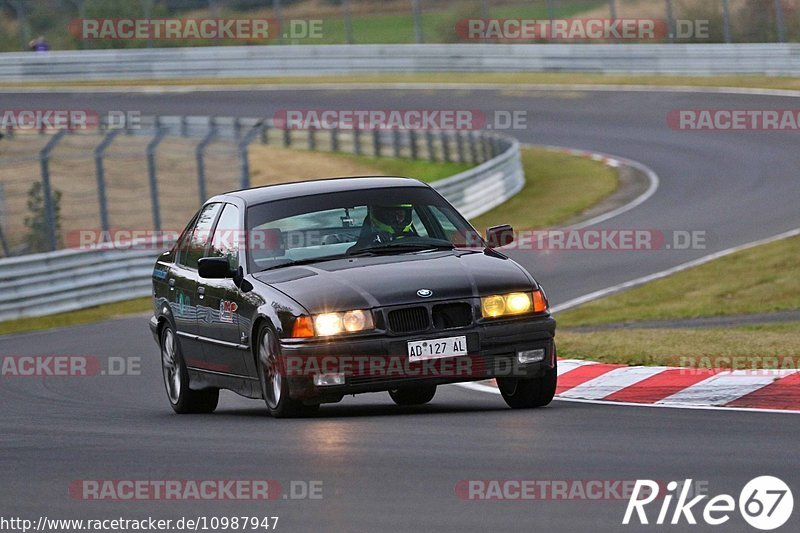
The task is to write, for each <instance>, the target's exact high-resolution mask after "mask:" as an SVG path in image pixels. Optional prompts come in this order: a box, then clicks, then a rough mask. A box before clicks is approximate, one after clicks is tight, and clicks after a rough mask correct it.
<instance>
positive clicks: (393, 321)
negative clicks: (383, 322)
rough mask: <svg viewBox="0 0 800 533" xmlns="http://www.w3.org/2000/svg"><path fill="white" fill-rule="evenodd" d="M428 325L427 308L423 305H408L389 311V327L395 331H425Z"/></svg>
mask: <svg viewBox="0 0 800 533" xmlns="http://www.w3.org/2000/svg"><path fill="white" fill-rule="evenodd" d="M429 326H430V319H429V318H428V310H427V309H426V308H424V307H408V308H406V309H397V310H395V311H390V312H389V328H390V329H391V330H392V331H393V332H395V333H410V332H412V331H425V330H426V329H428V327H429Z"/></svg>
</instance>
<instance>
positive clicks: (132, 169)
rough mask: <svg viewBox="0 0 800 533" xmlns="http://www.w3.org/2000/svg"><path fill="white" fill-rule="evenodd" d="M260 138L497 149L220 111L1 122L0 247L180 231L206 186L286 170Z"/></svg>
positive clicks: (369, 149)
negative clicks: (78, 125)
mask: <svg viewBox="0 0 800 533" xmlns="http://www.w3.org/2000/svg"><path fill="white" fill-rule="evenodd" d="M271 147H279V148H280V149H285V148H291V149H309V150H318V151H331V152H343V153H350V154H356V155H365V156H373V157H383V156H388V157H404V158H409V159H425V160H431V161H445V162H459V163H467V164H479V163H482V162H484V161H486V160H488V159H491V158H493V157H495V156H496V155H498V154H499V153H500V150H501V146H500V145H499V141H498V137H497V136H494V135H491V134H487V133H485V132H478V131H469V132H466V131H431V130H426V131H417V130H411V129H403V130H400V129H395V130H387V129H381V130H358V129H347V130H341V131H340V130H339V129H325V130H321V129H320V130H315V129H292V128H286V127H282V126H281V125H280V124H278V125H277V127H276V124H275V123H274V122H273V121H272V120H271V119H270V120H257V119H246V118H243V119H238V118H229V117H228V118H215V117H186V116H168V117H141V121H140V122H138V123H137V125H136V127H135V128H129V129H121V128H112V127H108V125H104V124H102V123H101V124H100V125H99V127H97V128H96V129H95V130H93V131H91V132H87V131H86V130H75V129H73V130H70V129H59V130H57V131H55V130H54V131H40V132H36V131H30V130H24V131H15V130H12V129H9V130H7V131H6V132H5V135H4V136H3V137H2V139H0V251H2V255H4V256H11V255H21V254H26V253H34V252H43V251H51V250H56V249H60V248H72V247H80V246H82V245H83V244H84V241H82V239H85V238H90V239H95V240H96V239H101V238H106V237H108V236H109V235H110V234H116V233H115V232H117V233H118V232H120V231H122V232H130V231H142V232H147V231H151V230H155V231H159V232H175V231H180V230H181V229H182V226H183V225H184V224H185V223H186V221H187V220H188V219H189V218H190V217H191V215H192V213H194V212H195V211H196V210H197V208H198V207H199V205H201V204H202V203H203V202H204V201H205V200H206V199H207V198H208V197H210V196H213V195H215V194H219V193H222V192H225V191H228V190H233V189H238V188H244V187H250V186H256V185H265V184H269V183H274V182H278V181H287V180H291V179H293V176H286V175H275V174H274V173H271V172H270V168H269V167H270V165H271V161H272V162H274V160H275V158H276V157H280V154H277V155H276V154H275V153H269V152H264V150H266V149H268V148H271ZM273 149H274V148H273ZM89 244H94V242H92V243H89Z"/></svg>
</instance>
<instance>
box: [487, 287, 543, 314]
mask: <svg viewBox="0 0 800 533" xmlns="http://www.w3.org/2000/svg"><path fill="white" fill-rule="evenodd" d="M545 311H547V300H546V299H545V296H544V293H543V292H542V291H540V290H538V291H533V292H532V293H530V292H512V293H509V294H493V295H491V296H484V297H483V298H481V314H482V315H483V318H500V317H504V316H514V315H524V314H526V313H531V312H534V313H543V312H545Z"/></svg>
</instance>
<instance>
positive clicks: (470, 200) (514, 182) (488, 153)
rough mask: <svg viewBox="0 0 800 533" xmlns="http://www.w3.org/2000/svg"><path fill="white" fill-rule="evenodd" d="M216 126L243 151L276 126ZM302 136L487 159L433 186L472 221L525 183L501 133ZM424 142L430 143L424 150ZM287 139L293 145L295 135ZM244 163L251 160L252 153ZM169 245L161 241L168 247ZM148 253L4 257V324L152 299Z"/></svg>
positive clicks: (187, 127)
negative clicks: (117, 302)
mask: <svg viewBox="0 0 800 533" xmlns="http://www.w3.org/2000/svg"><path fill="white" fill-rule="evenodd" d="M143 122H144V123H145V124H151V125H152V124H157V125H158V126H159V128H160V130H159V131H161V132H162V133H166V134H172V135H180V134H185V135H188V136H198V135H201V134H202V133H203V131H206V129H205V128H203V127H202V125H203V124H207V123H208V122H209V119H208V117H205V120H199V119H198V118H196V117H195V118H191V119H186V118H183V117H161V118H159V119H155V118H146V119H144V121H143ZM216 124H217V126H218V128H219V129H218V134H219V136H220V137H222V138H226V139H229V140H238V141H239V143H240V146H241V145H242V144H243V145H244V146H245V148H246V146H247V143H249V142H252V140H253V138H254V137H256V136H257V135H252V134H253V133H262V132H263V130H261V129H260V128H261V127H262V126H268V125H271V124H270V123H269V121H259V120H257V119H231V118H221V119H217V120H216ZM272 126H274V125H272ZM301 133H302V135H303V136H304V137H305V141H306V143H307V144H306V147H308V148H314V149H330V150H334V151H348V152H354V153H375V152H377V153H378V154H383V155H393V156H409V157H410V156H412V155H413V156H414V157H423V158H428V159H438V160H444V159H447V160H455V159H458V160H462V161H472V162H476V163H477V162H480V161H483V162H482V163H480V164H479V165H478V166H476V167H474V168H471V169H469V170H467V171H465V172H462V173H460V174H456V175H455V176H452V177H450V178H446V179H444V180H441V181H438V182H436V183H434V184H433V186H434V187H435V188H436V189H437V190H439V191H440V192H441V193H442V195H443V196H445V197H446V198H448V200H450V201H451V202H452V203H453V205H455V207H456V208H458V209H459V210H460V211H461V212H462V213H463V214H464V215H465V216H467V217H474V216H477V215H479V214H481V213H485V212H486V211H488V210H490V209H491V208H493V207H495V206H497V205H499V204H500V203H502V202H504V201H505V200H507V199H508V198H510V197H511V196H513V195H514V194H516V193H517V192H518V191H519V190H520V189H522V187H523V186H524V184H525V176H524V173H523V170H522V163H521V160H520V152H519V143H518V142H517V141H516V140H514V139H511V138H508V137H505V136H502V135H498V134H496V133H492V134H487V133H481V134H475V133H469V134H463V133H461V132H436V133H435V134H434V133H433V132H428V133H427V134H424V135H420V134H419V133H417V132H413V131H403V132H399V131H397V130H394V131H376V132H362V133H363V137H364V139H361V138H360V136H359V134H356V133H355V132H350V131H345V132H341V131H340V132H336V134H335V135H333V134H331V132H327V133H326V134H325V139H318V138H317V136H318V135H319V136H321V134H322V133H321V132H314V131H310V132H301ZM282 138H283V139H284V140H286V139H287V136H285V135H282ZM420 138H422V139H424V142H423V143H422V144H423V146H419V147H418V146H417V143H418V141H419V139H420ZM288 139H289V140H290V141H291V136H289V137H288ZM323 141H324V143H323ZM362 141H363V146H362ZM289 144H290V145H291V142H290V143H289ZM296 145H297V140H295V146H296ZM384 152H386V153H384ZM453 155H455V157H452V156H453ZM451 157H452V159H451ZM243 160H244V161H246V160H247V157H246V153H245V156H244V157H243ZM243 175H244V174H243ZM170 244H171V243H169V242H163V245H164V248H165V249H166V248H168V247H169V245H170ZM145 248H146V249H137V248H136V247H135V246H132V247H129V248H125V249H117V248H113V247H110V246H101V247H98V248H93V249H87V250H79V249H68V250H59V251H55V252H48V253H40V254H30V255H25V256H20V257H12V258H6V259H2V260H0V291H2V294H3V295H4V296H5V298H4V300H3V301H2V302H0V320H12V319H16V318H24V317H33V316H42V315H47V314H53V313H58V312H63V311H72V310H76V309H81V308H84V307H90V306H95V305H100V304H104V303H111V302H116V301H121V300H126V299H130V298H135V297H142V296H147V295H148V294H150V291H151V275H152V271H153V265H154V263H155V259H156V256H157V255H158V254H157V253H155V252H154V251H153V249H152V247H151V246H147V247H145Z"/></svg>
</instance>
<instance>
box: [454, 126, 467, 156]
mask: <svg viewBox="0 0 800 533" xmlns="http://www.w3.org/2000/svg"><path fill="white" fill-rule="evenodd" d="M456 153H457V154H458V162H459V163H466V162H467V158H466V157H465V154H464V132H462V131H457V132H456Z"/></svg>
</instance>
